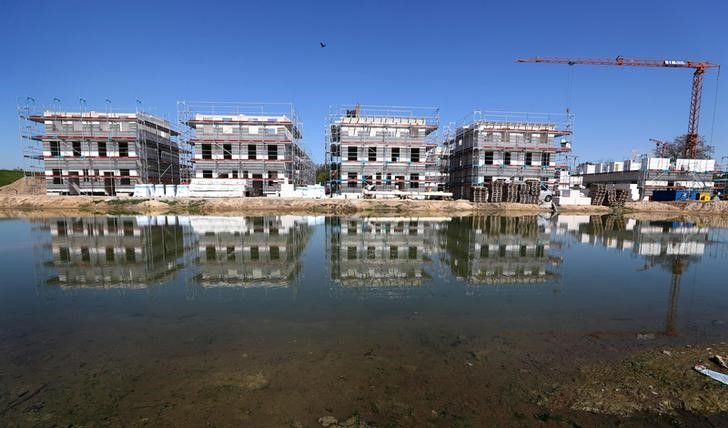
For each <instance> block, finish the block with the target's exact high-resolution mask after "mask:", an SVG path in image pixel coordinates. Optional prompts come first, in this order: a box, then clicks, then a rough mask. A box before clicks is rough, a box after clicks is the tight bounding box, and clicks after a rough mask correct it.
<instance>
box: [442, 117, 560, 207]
mask: <svg viewBox="0 0 728 428" xmlns="http://www.w3.org/2000/svg"><path fill="white" fill-rule="evenodd" d="M571 128H572V127H571V116H570V115H567V114H544V113H512V112H488V111H485V112H481V111H476V112H474V113H473V114H472V115H468V116H466V117H465V118H464V119H463V120H461V121H460V122H459V123H458V124H456V125H455V130H454V132H452V133H450V134H444V135H447V136H448V139H447V140H446V141H444V142H443V144H445V145H446V147H447V150H446V152H448V153H449V161H448V163H447V165H448V169H449V174H448V190H449V191H450V192H452V193H453V196H454V197H455V198H457V199H467V198H470V195H471V188H472V187H474V186H483V185H485V184H486V183H490V182H494V181H497V180H505V181H516V182H523V181H526V180H539V181H541V182H544V183H546V184H548V185H549V186H554V185H555V184H556V183H557V181H558V172H557V171H559V170H561V169H564V170H565V169H566V165H565V162H563V163H562V160H561V159H560V156H559V155H563V154H566V153H568V152H570V151H571V142H570V141H569V138H570V136H571V134H572V130H571Z"/></svg>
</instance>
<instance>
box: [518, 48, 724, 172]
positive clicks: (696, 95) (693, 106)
mask: <svg viewBox="0 0 728 428" xmlns="http://www.w3.org/2000/svg"><path fill="white" fill-rule="evenodd" d="M516 62H533V63H542V64H567V65H576V64H589V65H616V66H626V67H668V68H691V69H694V70H695V71H694V72H693V88H692V93H691V96H690V116H689V118H688V133H687V143H686V144H685V153H684V155H685V157H686V158H688V159H694V158H695V156H696V154H697V148H698V124H699V122H700V101H701V98H702V95H703V76H704V74H705V70H707V69H709V68H719V67H720V64H714V63H710V62H707V61H688V60H667V59H665V60H657V59H638V58H625V57H622V56H618V57H616V58H614V59H610V58H561V57H533V58H523V59H517V60H516Z"/></svg>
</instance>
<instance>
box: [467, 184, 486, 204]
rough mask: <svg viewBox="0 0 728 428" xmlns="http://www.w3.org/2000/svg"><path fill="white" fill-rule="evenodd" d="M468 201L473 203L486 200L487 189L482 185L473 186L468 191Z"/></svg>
mask: <svg viewBox="0 0 728 428" xmlns="http://www.w3.org/2000/svg"><path fill="white" fill-rule="evenodd" d="M470 201H471V202H475V203H484V202H488V189H487V188H486V187H484V186H476V187H473V188H472V189H471V191H470Z"/></svg>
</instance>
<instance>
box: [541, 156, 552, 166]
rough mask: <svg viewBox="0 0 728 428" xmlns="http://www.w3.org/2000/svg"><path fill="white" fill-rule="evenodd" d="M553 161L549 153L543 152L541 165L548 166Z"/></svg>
mask: <svg viewBox="0 0 728 428" xmlns="http://www.w3.org/2000/svg"><path fill="white" fill-rule="evenodd" d="M549 163H551V155H549V154H548V153H541V165H545V166H548V164H549Z"/></svg>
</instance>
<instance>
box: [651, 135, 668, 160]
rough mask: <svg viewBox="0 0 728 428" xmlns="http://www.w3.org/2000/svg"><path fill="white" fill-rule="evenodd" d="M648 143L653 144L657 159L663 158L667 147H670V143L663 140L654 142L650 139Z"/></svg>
mask: <svg viewBox="0 0 728 428" xmlns="http://www.w3.org/2000/svg"><path fill="white" fill-rule="evenodd" d="M650 141H652V142H653V143H655V156H657V157H659V158H664V157H665V153H666V152H667V147H668V146H669V145H670V143H668V142H667V141H663V140H656V139H654V138H650Z"/></svg>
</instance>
